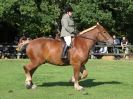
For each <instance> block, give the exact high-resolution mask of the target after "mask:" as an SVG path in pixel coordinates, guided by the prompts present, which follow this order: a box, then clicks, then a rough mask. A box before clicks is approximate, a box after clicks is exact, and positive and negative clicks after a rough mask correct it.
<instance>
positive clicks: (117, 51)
mask: <svg viewBox="0 0 133 99" xmlns="http://www.w3.org/2000/svg"><path fill="white" fill-rule="evenodd" d="M113 39H114V42H113V43H114V45H115V46H114V47H113V52H114V54H119V49H118V46H117V45H120V40H119V39H118V38H116V36H115V35H113Z"/></svg>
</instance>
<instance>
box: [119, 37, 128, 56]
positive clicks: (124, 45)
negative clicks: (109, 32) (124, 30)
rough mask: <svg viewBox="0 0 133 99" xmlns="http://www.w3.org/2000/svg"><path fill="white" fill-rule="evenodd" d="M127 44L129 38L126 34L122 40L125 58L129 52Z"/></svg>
mask: <svg viewBox="0 0 133 99" xmlns="http://www.w3.org/2000/svg"><path fill="white" fill-rule="evenodd" d="M127 45H128V40H127V38H126V37H125V36H124V37H122V41H121V47H122V50H123V52H124V53H125V54H124V56H123V58H127V57H126V54H128V53H129V49H128V47H127Z"/></svg>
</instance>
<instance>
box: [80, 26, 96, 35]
mask: <svg viewBox="0 0 133 99" xmlns="http://www.w3.org/2000/svg"><path fill="white" fill-rule="evenodd" d="M95 27H96V25H95V26H92V27H90V28H88V29H86V30H83V31H82V32H80V33H79V35H81V34H84V33H86V32H88V31H91V30H93V29H94V28H95Z"/></svg>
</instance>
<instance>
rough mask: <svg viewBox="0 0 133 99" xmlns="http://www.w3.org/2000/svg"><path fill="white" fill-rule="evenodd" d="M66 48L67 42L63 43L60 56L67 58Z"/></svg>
mask: <svg viewBox="0 0 133 99" xmlns="http://www.w3.org/2000/svg"><path fill="white" fill-rule="evenodd" d="M67 49H68V46H67V44H65V45H64V48H63V52H62V56H61V58H67Z"/></svg>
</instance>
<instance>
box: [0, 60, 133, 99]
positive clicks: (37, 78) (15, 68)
mask: <svg viewBox="0 0 133 99" xmlns="http://www.w3.org/2000/svg"><path fill="white" fill-rule="evenodd" d="M27 62H28V60H0V99H133V61H127V60H125V61H124V60H123V61H119V60H118V61H103V60H89V61H88V63H87V64H86V68H87V70H88V72H89V75H88V77H87V78H86V79H84V80H81V81H80V84H81V85H82V86H84V87H85V90H82V91H75V89H74V87H73V85H72V84H70V83H69V82H68V81H69V79H70V78H71V76H72V74H73V70H72V67H71V66H69V67H67V66H66V67H59V66H54V65H50V64H45V65H42V66H41V67H39V68H38V69H37V71H36V72H35V74H34V76H33V81H34V83H35V84H36V85H38V87H37V89H34V90H31V89H30V90H27V89H26V88H25V86H24V81H25V75H24V71H23V69H22V66H23V65H24V64H26V63H27Z"/></svg>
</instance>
